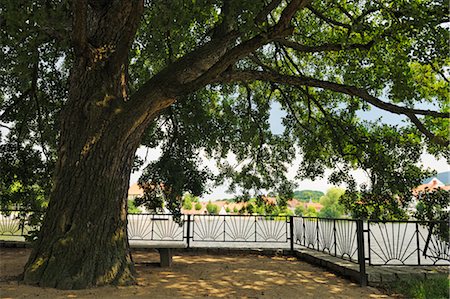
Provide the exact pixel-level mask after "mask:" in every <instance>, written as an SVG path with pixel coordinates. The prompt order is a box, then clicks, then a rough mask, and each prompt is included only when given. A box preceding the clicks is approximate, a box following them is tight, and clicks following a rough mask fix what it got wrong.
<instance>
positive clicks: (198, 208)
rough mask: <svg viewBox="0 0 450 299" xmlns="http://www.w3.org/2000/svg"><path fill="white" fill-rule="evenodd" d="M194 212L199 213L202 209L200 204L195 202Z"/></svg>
mask: <svg viewBox="0 0 450 299" xmlns="http://www.w3.org/2000/svg"><path fill="white" fill-rule="evenodd" d="M194 208H195V210H196V211H200V210H201V209H202V204H201V203H199V202H197V203H196V204H195V207H194Z"/></svg>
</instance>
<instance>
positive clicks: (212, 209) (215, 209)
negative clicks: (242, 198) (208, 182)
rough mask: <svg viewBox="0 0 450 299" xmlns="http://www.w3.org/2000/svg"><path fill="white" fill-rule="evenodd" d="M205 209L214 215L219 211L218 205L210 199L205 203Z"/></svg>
mask: <svg viewBox="0 0 450 299" xmlns="http://www.w3.org/2000/svg"><path fill="white" fill-rule="evenodd" d="M206 210H207V211H208V213H209V214H212V215H214V214H217V213H218V212H219V207H218V206H217V205H215V204H213V203H211V201H209V202H208V204H207V205H206Z"/></svg>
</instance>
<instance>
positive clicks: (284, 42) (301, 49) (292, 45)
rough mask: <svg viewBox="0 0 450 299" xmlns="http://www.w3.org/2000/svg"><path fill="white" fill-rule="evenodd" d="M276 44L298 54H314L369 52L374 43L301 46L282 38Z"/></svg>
mask: <svg viewBox="0 0 450 299" xmlns="http://www.w3.org/2000/svg"><path fill="white" fill-rule="evenodd" d="M275 41H276V42H279V43H280V44H282V45H283V46H286V47H288V48H291V49H294V50H296V51H298V52H305V53H315V52H329V51H341V50H354V49H360V50H369V49H370V48H371V47H372V46H373V45H374V43H375V42H374V41H373V40H372V41H370V42H368V43H366V44H358V43H356V44H349V45H345V44H337V43H335V44H323V45H318V46H306V45H302V44H299V43H296V42H293V41H290V40H287V39H284V38H279V39H276V40H275Z"/></svg>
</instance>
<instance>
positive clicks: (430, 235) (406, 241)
mask: <svg viewBox="0 0 450 299" xmlns="http://www.w3.org/2000/svg"><path fill="white" fill-rule="evenodd" d="M27 215H29V213H27V212H25V211H7V212H6V214H5V213H4V212H2V213H0V238H3V239H5V238H6V239H14V238H17V237H19V238H20V237H23V236H26V235H28V234H29V232H30V231H31V230H32V229H35V227H32V226H31V225H28V224H27V220H26V217H27ZM435 226H436V223H435V222H418V221H375V220H369V221H363V220H354V219H329V218H317V217H295V216H260V215H183V216H182V218H181V225H180V224H179V223H178V222H176V221H175V220H174V218H173V217H172V215H162V214H129V215H128V237H129V240H130V243H132V242H160V243H161V242H179V243H183V244H185V245H186V247H194V246H195V247H204V246H205V247H227V246H230V247H243V246H245V247H248V246H249V244H253V246H266V247H267V246H271V248H283V249H290V250H295V249H298V248H302V247H303V248H309V249H311V250H316V251H320V252H324V253H327V254H329V255H332V256H335V257H338V258H341V259H345V260H348V261H350V262H353V263H357V264H359V267H360V273H361V274H362V276H361V277H363V276H364V277H365V267H366V263H367V264H368V265H370V266H385V265H389V266H398V265H401V266H421V265H436V266H437V265H444V266H449V265H450V258H449V253H450V245H449V242H448V236H447V238H445V236H444V237H443V236H439V235H437V234H435V233H434V230H433V227H435ZM362 283H363V282H362ZM363 284H364V283H363Z"/></svg>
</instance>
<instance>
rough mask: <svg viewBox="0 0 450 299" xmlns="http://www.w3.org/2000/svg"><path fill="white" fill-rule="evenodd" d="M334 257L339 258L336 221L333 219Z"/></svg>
mask: <svg viewBox="0 0 450 299" xmlns="http://www.w3.org/2000/svg"><path fill="white" fill-rule="evenodd" d="M333 238H334V256H337V242H336V219H333Z"/></svg>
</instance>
